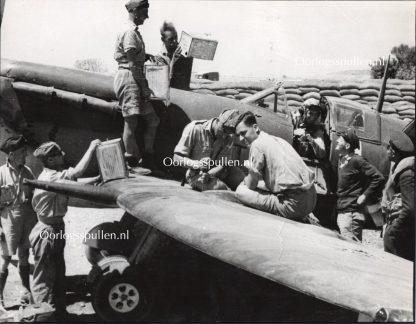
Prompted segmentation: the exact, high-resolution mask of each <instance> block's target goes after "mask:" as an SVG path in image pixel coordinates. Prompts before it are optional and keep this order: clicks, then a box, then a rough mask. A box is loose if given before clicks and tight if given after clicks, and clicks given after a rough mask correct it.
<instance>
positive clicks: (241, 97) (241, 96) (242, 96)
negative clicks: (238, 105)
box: [235, 92, 252, 100]
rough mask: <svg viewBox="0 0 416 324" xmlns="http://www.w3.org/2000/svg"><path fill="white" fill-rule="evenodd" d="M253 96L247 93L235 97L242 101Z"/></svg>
mask: <svg viewBox="0 0 416 324" xmlns="http://www.w3.org/2000/svg"><path fill="white" fill-rule="evenodd" d="M250 96H252V94H251V93H247V92H240V93H239V94H238V95H235V99H238V100H241V99H244V98H247V97H250Z"/></svg>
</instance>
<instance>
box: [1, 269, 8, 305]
mask: <svg viewBox="0 0 416 324" xmlns="http://www.w3.org/2000/svg"><path fill="white" fill-rule="evenodd" d="M8 275H9V270H8V269H6V270H4V271H1V272H0V306H1V307H4V297H3V291H4V287H5V286H6V281H7V276H8Z"/></svg>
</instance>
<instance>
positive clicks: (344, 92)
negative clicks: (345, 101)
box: [339, 89, 360, 96]
mask: <svg viewBox="0 0 416 324" xmlns="http://www.w3.org/2000/svg"><path fill="white" fill-rule="evenodd" d="M339 93H340V94H341V96H344V95H355V96H359V95H360V91H359V90H358V89H342V90H340V92H339Z"/></svg>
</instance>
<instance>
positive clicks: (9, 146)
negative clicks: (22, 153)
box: [0, 135, 27, 154]
mask: <svg viewBox="0 0 416 324" xmlns="http://www.w3.org/2000/svg"><path fill="white" fill-rule="evenodd" d="M26 144H27V140H26V139H25V138H24V137H23V135H18V136H12V137H9V138H8V139H6V141H5V142H4V143H3V145H2V146H1V147H0V150H1V151H3V152H4V153H6V154H9V153H11V152H14V151H17V150H18V149H20V148H22V147H24V146H25V145H26Z"/></svg>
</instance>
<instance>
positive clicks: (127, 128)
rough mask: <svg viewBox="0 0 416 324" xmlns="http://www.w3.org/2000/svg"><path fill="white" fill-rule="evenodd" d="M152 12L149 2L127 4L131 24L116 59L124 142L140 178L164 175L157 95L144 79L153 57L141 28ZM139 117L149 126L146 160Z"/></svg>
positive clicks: (139, 0)
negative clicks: (157, 150) (159, 161)
mask: <svg viewBox="0 0 416 324" xmlns="http://www.w3.org/2000/svg"><path fill="white" fill-rule="evenodd" d="M148 8H149V2H148V1H147V0H130V1H128V2H127V3H126V9H127V11H128V12H129V20H128V22H127V24H126V26H125V27H124V29H123V30H122V31H121V32H120V33H119V34H118V37H117V42H116V49H115V53H114V58H115V60H116V61H117V63H118V71H117V74H116V76H115V78H114V91H115V93H116V96H117V99H118V100H119V105H120V107H121V110H122V114H123V117H124V130H123V142H124V146H125V148H126V153H125V158H126V161H127V165H128V167H129V170H130V171H131V172H136V173H140V174H149V173H150V171H152V173H154V174H155V175H158V174H159V175H160V173H161V171H160V170H158V169H157V167H156V164H155V162H154V148H153V145H154V141H155V137H156V131H157V127H158V125H159V117H158V116H157V115H156V113H155V111H154V109H153V106H152V104H151V102H150V97H151V95H152V93H153V92H152V90H151V89H149V86H148V82H147V80H146V78H145V75H144V62H145V61H146V60H147V58H148V57H149V55H146V49H145V44H144V41H143V38H142V36H141V34H140V32H139V26H140V25H143V23H144V21H145V20H146V19H147V18H149V16H148ZM138 117H142V118H143V119H144V120H145V122H146V126H145V127H146V128H145V130H144V154H142V156H141V154H140V152H139V147H138V145H137V141H136V137H135V133H136V129H137V125H138V121H139V119H138ZM141 157H142V163H140V158H141ZM145 168H148V169H150V171H149V170H148V169H145Z"/></svg>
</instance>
